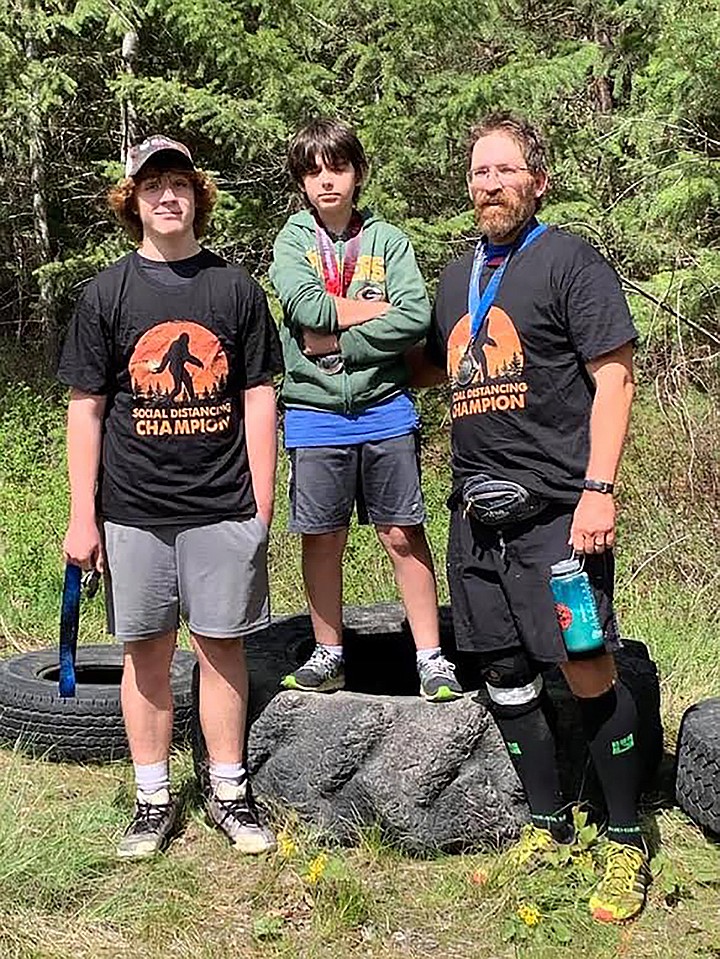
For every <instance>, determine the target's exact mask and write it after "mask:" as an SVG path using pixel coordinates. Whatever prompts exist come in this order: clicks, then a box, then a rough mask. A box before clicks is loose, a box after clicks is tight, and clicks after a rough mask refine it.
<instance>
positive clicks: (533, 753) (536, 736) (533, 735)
mask: <svg viewBox="0 0 720 959" xmlns="http://www.w3.org/2000/svg"><path fill="white" fill-rule="evenodd" d="M494 718H495V722H496V723H497V725H498V728H499V729H500V732H501V733H502V736H503V739H504V740H505V745H506V747H507V750H508V753H509V754H510V759H511V760H512V764H513V766H514V767H515V770H516V772H517V774H518V776H519V777H520V782H521V783H522V784H523V787H524V789H525V793H526V795H527V800H528V805H529V806H530V812H531V818H532V821H533V823H534V824H535V825H536V826H541V827H542V828H543V829H549V830H550V832H551V833H552V834H553V836H554V837H555V839H557V840H558V842H568V841H569V840H570V839H571V838H572V826H571V825H570V824H569V820H568V816H567V815H566V813H565V811H564V808H563V807H564V802H563V799H562V796H561V794H560V781H559V779H558V772H557V761H556V758H555V740H554V738H553V735H552V733H551V731H550V727H549V726H548V724H547V720H546V719H545V715H544V713H543V710H542V708H541V704H540V701H538V702H537V704H536V705H535V706H534V707H533V708H532V709H531V710H530V711H529V712H526V713H523V714H522V715H521V716H507V715H499V716H498V715H495V714H494Z"/></svg>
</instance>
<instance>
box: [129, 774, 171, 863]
mask: <svg viewBox="0 0 720 959" xmlns="http://www.w3.org/2000/svg"><path fill="white" fill-rule="evenodd" d="M176 820H177V807H176V806H175V803H174V802H173V800H172V798H171V796H170V793H169V792H168V790H167V789H158V791H157V792H156V793H153V794H152V795H150V796H145V797H143V798H142V799H140V798H138V799H136V800H135V813H134V815H133V818H132V820H131V822H130V825H129V826H128V827H127V829H126V830H125V833H124V835H123V837H122V839H121V840H120V842H119V843H118V847H117V857H118V859H146V858H147V857H148V856H154V855H155V853H158V852H162V850H163V849H165V847H166V846H167V844H168V843H169V842H170V839H171V838H172V834H173V830H174V828H175V823H176Z"/></svg>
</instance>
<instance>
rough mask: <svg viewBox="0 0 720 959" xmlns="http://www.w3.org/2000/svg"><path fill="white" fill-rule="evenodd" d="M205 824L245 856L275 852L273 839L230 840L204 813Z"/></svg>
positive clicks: (275, 843)
mask: <svg viewBox="0 0 720 959" xmlns="http://www.w3.org/2000/svg"><path fill="white" fill-rule="evenodd" d="M205 822H206V823H207V824H208V826H212V828H213V829H216V830H217V831H218V832H220V833H222V835H223V836H224V837H225V838H226V839H227V841H228V842H229V843H230V845H231V846H232V847H233V849H237V850H238V852H241V853H244V854H245V855H246V856H259V855H261V854H262V853H264V852H275V850H276V849H277V842H276V841H275V839H272V840H269V839H267V838H266V837H265V836H257V837H253V836H246V837H240V838H239V839H232V838H231V837H230V836H228V834H227V833H226V832H225V830H224V829H223V828H222V826H218V824H217V823H216V822H215V820H214V819H213V818H212V817H211V816H210V815H209V814H208V813H207V812H206V813H205Z"/></svg>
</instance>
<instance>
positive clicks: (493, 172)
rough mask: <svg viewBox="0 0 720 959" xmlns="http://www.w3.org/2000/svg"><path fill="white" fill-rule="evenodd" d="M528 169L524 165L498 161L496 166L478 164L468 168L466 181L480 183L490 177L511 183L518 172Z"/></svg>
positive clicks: (525, 171)
mask: <svg viewBox="0 0 720 959" xmlns="http://www.w3.org/2000/svg"><path fill="white" fill-rule="evenodd" d="M529 169H530V168H529V167H526V166H510V164H508V163H499V164H498V165H497V166H495V165H493V166H478V167H473V169H472V170H468V172H467V180H468V183H482V182H483V181H484V180H489V179H490V178H491V177H492V178H494V179H495V180H497V181H498V183H500V184H505V183H512V181H513V180H515V179H517V175H518V173H527V172H529Z"/></svg>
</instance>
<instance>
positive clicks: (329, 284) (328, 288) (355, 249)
mask: <svg viewBox="0 0 720 959" xmlns="http://www.w3.org/2000/svg"><path fill="white" fill-rule="evenodd" d="M348 234H349V237H350V239H349V240H348V241H347V243H346V244H345V255H344V256H343V259H342V263H340V264H339V265H338V261H337V257H336V255H335V244H334V243H333V241H332V240H331V239H330V237H329V236H328V233H327V230H325V228H324V227H323V226H322V225H321V224H320V223H319V222H318V221H316V222H315V244H316V246H317V250H318V253H319V255H320V263H321V264H322V271H323V279H324V280H325V292H326V293H329V294H330V295H331V296H345V295H346V294H347V291H348V290H349V288H350V284H351V283H352V278H353V274H354V273H355V267H356V265H357V261H358V256H359V254H360V238H361V235H362V217H361V216H360V214H359V213H357V212H355V213H353V215H352V218H351V220H350V225H349V226H348Z"/></svg>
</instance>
